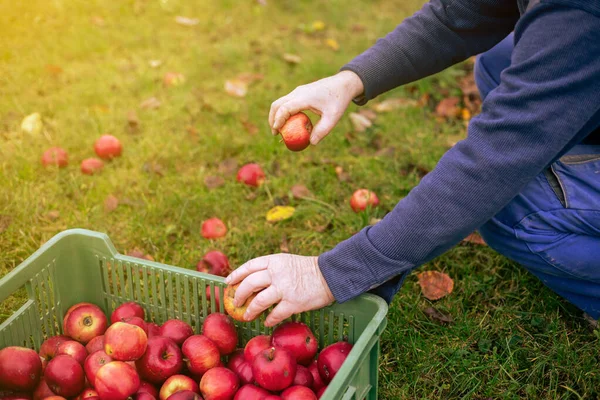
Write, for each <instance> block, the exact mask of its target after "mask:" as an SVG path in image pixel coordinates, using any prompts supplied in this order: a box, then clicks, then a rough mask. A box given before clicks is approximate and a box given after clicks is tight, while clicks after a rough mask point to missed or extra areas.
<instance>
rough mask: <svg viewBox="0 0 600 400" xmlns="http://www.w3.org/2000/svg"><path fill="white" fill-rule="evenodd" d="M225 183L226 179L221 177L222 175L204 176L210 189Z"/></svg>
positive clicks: (205, 182)
mask: <svg viewBox="0 0 600 400" xmlns="http://www.w3.org/2000/svg"><path fill="white" fill-rule="evenodd" d="M224 184H225V179H223V178H221V177H220V176H214V175H211V176H207V177H206V178H204V185H205V186H206V187H207V188H208V189H216V188H218V187H221V186H223V185H224Z"/></svg>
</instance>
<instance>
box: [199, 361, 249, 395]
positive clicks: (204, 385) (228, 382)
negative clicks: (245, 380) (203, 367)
mask: <svg viewBox="0 0 600 400" xmlns="http://www.w3.org/2000/svg"><path fill="white" fill-rule="evenodd" d="M239 387H240V381H239V379H238V377H237V375H236V374H235V373H233V371H230V370H228V369H227V368H223V367H216V368H212V369H210V370H208V371H206V373H205V374H204V375H203V376H202V379H201V380H200V392H201V393H202V396H204V400H232V399H233V396H235V392H237V390H238V388H239Z"/></svg>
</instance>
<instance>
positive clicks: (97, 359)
mask: <svg viewBox="0 0 600 400" xmlns="http://www.w3.org/2000/svg"><path fill="white" fill-rule="evenodd" d="M111 361H113V359H112V357H111V356H109V355H108V354H106V353H105V352H104V350H98V351H95V352H93V353H92V354H90V355H89V356H88V357H87V358H86V359H85V362H84V363H83V370H84V371H85V376H86V378H87V380H88V381H89V382H90V383H91V384H92V386H95V384H94V381H95V380H96V374H97V373H98V370H99V369H100V368H102V367H103V366H105V365H106V364H108V363H109V362H111Z"/></svg>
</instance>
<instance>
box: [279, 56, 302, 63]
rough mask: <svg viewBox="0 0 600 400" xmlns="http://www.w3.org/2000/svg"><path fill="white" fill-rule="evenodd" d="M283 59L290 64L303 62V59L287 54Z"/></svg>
mask: <svg viewBox="0 0 600 400" xmlns="http://www.w3.org/2000/svg"><path fill="white" fill-rule="evenodd" d="M283 59H284V60H285V61H287V62H288V63H290V64H300V62H302V58H300V56H298V55H296V54H290V53H285V54H284V55H283Z"/></svg>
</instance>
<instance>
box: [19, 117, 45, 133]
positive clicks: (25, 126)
mask: <svg viewBox="0 0 600 400" xmlns="http://www.w3.org/2000/svg"><path fill="white" fill-rule="evenodd" d="M42 128H43V124H42V116H41V115H40V113H37V112H36V113H33V114H29V115H28V116H26V117H25V118H23V122H21V129H22V130H23V131H24V132H27V133H31V134H34V135H37V134H38V133H40V132H41V131H42Z"/></svg>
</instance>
